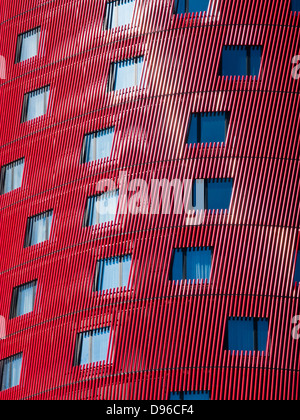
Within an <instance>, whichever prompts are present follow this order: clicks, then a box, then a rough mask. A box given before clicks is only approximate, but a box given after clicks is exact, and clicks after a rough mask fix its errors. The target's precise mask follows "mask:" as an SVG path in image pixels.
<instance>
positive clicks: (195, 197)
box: [192, 178, 233, 211]
mask: <svg viewBox="0 0 300 420" xmlns="http://www.w3.org/2000/svg"><path fill="white" fill-rule="evenodd" d="M232 188H233V179H226V178H224V179H196V180H195V181H194V182H193V190H192V205H193V208H194V209H195V210H199V211H201V210H229V208H230V203H231V196H232Z"/></svg>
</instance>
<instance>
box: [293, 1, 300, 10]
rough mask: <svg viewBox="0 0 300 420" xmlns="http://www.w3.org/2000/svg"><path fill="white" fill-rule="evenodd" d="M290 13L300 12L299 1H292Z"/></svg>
mask: <svg viewBox="0 0 300 420" xmlns="http://www.w3.org/2000/svg"><path fill="white" fill-rule="evenodd" d="M292 11H293V12H300V0H292Z"/></svg>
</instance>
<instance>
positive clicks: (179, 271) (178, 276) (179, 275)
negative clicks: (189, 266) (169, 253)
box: [172, 249, 183, 280]
mask: <svg viewBox="0 0 300 420" xmlns="http://www.w3.org/2000/svg"><path fill="white" fill-rule="evenodd" d="M182 279H183V250H182V249H175V250H174V254H173V266H172V280H182Z"/></svg>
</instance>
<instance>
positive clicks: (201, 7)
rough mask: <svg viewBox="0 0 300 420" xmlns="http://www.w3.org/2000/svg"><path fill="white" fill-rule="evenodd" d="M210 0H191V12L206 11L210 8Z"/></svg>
mask: <svg viewBox="0 0 300 420" xmlns="http://www.w3.org/2000/svg"><path fill="white" fill-rule="evenodd" d="M208 5H209V0H189V12H190V13H196V12H206V11H207V9H208Z"/></svg>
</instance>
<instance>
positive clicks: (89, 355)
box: [74, 328, 110, 366]
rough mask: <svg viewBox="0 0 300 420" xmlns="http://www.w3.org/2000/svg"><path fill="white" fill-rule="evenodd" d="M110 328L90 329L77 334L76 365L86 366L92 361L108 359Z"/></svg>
mask: <svg viewBox="0 0 300 420" xmlns="http://www.w3.org/2000/svg"><path fill="white" fill-rule="evenodd" d="M109 337H110V328H102V329H99V330H94V331H88V332H85V333H81V334H78V335H77V342H76V348H75V357H74V365H75V366H84V365H88V364H90V363H96V362H106V361H107V360H108V356H109V355H108V348H109Z"/></svg>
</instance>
